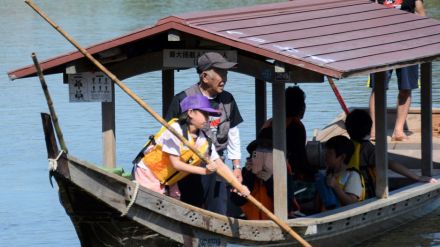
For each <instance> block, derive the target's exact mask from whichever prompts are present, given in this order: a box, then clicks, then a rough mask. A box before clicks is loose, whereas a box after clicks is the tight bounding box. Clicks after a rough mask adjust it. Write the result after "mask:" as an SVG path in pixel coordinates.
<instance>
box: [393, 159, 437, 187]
mask: <svg viewBox="0 0 440 247" xmlns="http://www.w3.org/2000/svg"><path fill="white" fill-rule="evenodd" d="M388 167H389V168H390V169H391V170H392V171H394V172H397V173H399V174H400V175H402V176H405V177H407V178H411V179H413V180H415V181H418V182H427V183H437V182H438V181H437V179H435V178H431V177H427V176H419V175H417V174H415V173H414V172H412V171H411V170H410V169H408V168H406V167H405V166H404V165H402V164H400V163H397V162H395V161H393V160H390V161H388Z"/></svg>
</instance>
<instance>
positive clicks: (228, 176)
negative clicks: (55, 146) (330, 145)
mask: <svg viewBox="0 0 440 247" xmlns="http://www.w3.org/2000/svg"><path fill="white" fill-rule="evenodd" d="M25 3H26V4H28V5H29V6H30V7H31V8H32V9H33V10H35V12H37V13H38V14H39V15H40V16H41V17H42V18H43V19H44V20H46V21H47V22H48V23H49V24H50V25H51V26H52V27H53V28H55V29H56V30H57V31H58V32H59V33H60V34H61V35H63V37H64V38H66V39H67V40H68V41H69V42H70V43H71V44H72V45H73V46H75V47H76V48H77V49H78V50H79V51H80V52H81V53H82V54H83V55H84V56H85V57H86V58H87V59H89V60H90V61H91V62H92V63H93V64H94V65H96V67H98V68H99V69H100V70H101V71H102V72H103V73H104V74H106V75H107V76H108V77H109V78H110V79H111V80H112V81H114V82H115V83H116V84H117V85H118V86H119V87H120V88H121V89H122V91H124V92H125V93H127V94H128V95H129V96H130V97H131V98H132V99H133V100H134V101H136V103H138V104H139V105H140V106H141V107H142V108H144V109H145V110H146V111H147V112H148V113H150V114H151V116H153V117H154V118H155V119H156V120H157V121H158V122H159V123H161V124H162V125H163V126H164V127H165V128H167V129H168V130H169V131H170V132H171V133H173V135H175V136H176V137H177V138H178V139H179V140H180V141H181V142H183V143H184V144H185V145H186V146H187V147H188V148H189V149H191V151H193V152H194V153H195V154H197V156H199V157H200V159H202V160H203V162H204V163H209V162H210V161H209V160H208V159H207V158H206V157H205V156H204V155H203V154H202V153H200V151H199V150H197V149H196V148H195V147H194V146H193V145H192V144H191V143H189V142H188V141H187V140H186V139H185V138H184V137H183V136H182V135H180V134H179V133H178V132H177V131H176V130H175V129H174V128H172V127H171V126H170V125H169V124H168V123H167V122H166V121H165V120H164V119H163V118H162V117H160V116H159V115H158V114H157V113H156V112H155V111H154V110H153V109H152V108H151V107H150V106H149V105H147V103H145V102H144V101H142V99H141V98H140V97H139V96H137V95H136V94H135V93H133V92H132V91H131V89H130V88H128V87H127V86H126V85H125V84H124V83H122V82H121V81H120V80H119V79H118V78H117V77H116V76H115V75H114V74H113V73H111V72H110V71H109V70H108V69H107V68H106V67H104V66H103V65H102V64H101V63H100V62H99V61H98V60H96V59H95V58H94V57H93V56H92V55H91V54H90V53H89V52H87V50H85V49H84V48H82V47H81V46H80V45H79V44H78V43H77V42H76V41H75V40H74V39H73V38H72V37H71V36H70V35H69V34H68V33H66V32H65V31H63V30H62V29H61V28H60V27H59V26H58V25H57V24H56V23H55V22H53V21H52V20H51V19H50V18H49V17H48V16H47V15H46V14H45V13H43V11H42V10H41V9H40V8H39V7H38V6H36V5H35V4H34V3H33V2H32V1H31V0H26V1H25ZM217 173H218V174H219V175H220V176H222V177H223V178H224V179H225V180H226V181H227V182H229V183H230V184H231V185H232V186H233V187H234V188H236V189H238V190H239V191H243V185H242V184H240V183H239V182H238V181H237V180H236V178H235V177H234V176H233V174H232V173H231V172H229V171H226V170H223V169H218V170H217ZM246 198H247V199H248V200H249V201H250V202H252V203H253V204H254V205H255V206H257V207H258V208H259V209H260V210H262V211H263V212H265V213H266V214H267V216H268V217H269V218H271V219H272V220H273V221H274V222H275V223H276V224H277V225H278V226H280V227H281V228H282V229H284V230H285V231H286V232H288V233H289V234H290V235H291V236H292V237H293V238H295V239H296V240H297V241H298V242H300V243H301V244H302V245H303V246H311V245H310V244H309V243H308V242H307V241H305V240H304V239H303V238H302V237H301V236H300V235H299V234H297V233H296V232H295V231H293V230H292V228H290V227H289V226H288V225H287V224H286V223H285V222H284V221H281V220H280V219H279V218H278V217H276V216H275V215H274V214H272V213H271V212H270V211H269V210H268V209H267V208H266V207H264V206H263V205H262V204H261V203H260V202H258V201H257V200H256V199H255V198H254V197H252V196H251V195H249V196H247V197H246Z"/></svg>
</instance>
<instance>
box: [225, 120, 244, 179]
mask: <svg viewBox="0 0 440 247" xmlns="http://www.w3.org/2000/svg"><path fill="white" fill-rule="evenodd" d="M227 150H228V159H230V160H231V161H232V171H233V173H234V175H235V177H236V178H237V179H238V181H239V182H240V183H241V182H242V181H243V178H242V176H241V169H242V167H241V164H240V159H241V149H240V131H239V129H238V127H237V126H236V127H234V128H231V129H229V132H228V145H227Z"/></svg>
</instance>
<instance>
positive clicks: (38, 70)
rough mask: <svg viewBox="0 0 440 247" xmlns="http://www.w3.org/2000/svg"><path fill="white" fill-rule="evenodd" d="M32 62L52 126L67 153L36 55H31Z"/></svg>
mask: <svg viewBox="0 0 440 247" xmlns="http://www.w3.org/2000/svg"><path fill="white" fill-rule="evenodd" d="M32 60H33V61H34V65H35V69H36V70H37V74H38V78H40V82H41V87H42V88H43V92H44V96H45V97H46V102H47V106H48V107H49V112H50V116H51V117H52V120H53V125H54V126H55V131H56V133H57V138H58V141H59V142H60V146H61V149H62V150H64V152H66V153H68V150H67V146H66V143H65V142H64V137H63V132H62V131H61V128H60V125H59V123H58V117H57V114H56V112H55V108H54V107H53V102H52V98H51V97H50V94H49V89H48V88H47V84H46V80H45V79H44V75H43V71H42V70H41V67H40V64H39V63H38V59H37V55H36V54H35V53H34V52H33V53H32Z"/></svg>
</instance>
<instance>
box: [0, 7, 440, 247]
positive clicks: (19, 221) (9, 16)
mask: <svg viewBox="0 0 440 247" xmlns="http://www.w3.org/2000/svg"><path fill="white" fill-rule="evenodd" d="M265 2H275V1H257V0H241V1H234V0H223V1H189V0H162V1H151V0H150V1H149V0H125V1H123V0H94V1H88V0H76V1H69V0H58V1H50V0H39V1H36V3H37V4H39V6H40V7H41V8H42V9H43V10H44V11H45V12H46V13H47V14H48V15H49V16H50V17H51V18H52V19H53V20H54V21H56V22H57V23H58V24H59V25H60V26H61V27H62V28H63V29H64V30H66V31H67V32H68V33H69V34H70V35H71V36H72V37H74V38H75V39H76V40H77V41H78V42H79V43H80V44H82V45H83V46H88V45H91V44H94V43H97V42H100V41H103V40H107V39H110V38H113V37H116V36H119V35H122V34H125V33H128V32H131V31H133V30H135V29H138V28H142V27H144V26H149V25H153V24H154V23H155V22H156V21H157V20H158V19H160V18H162V17H166V16H169V15H171V14H173V13H183V12H190V11H200V10H212V9H220V8H229V7H237V6H245V5H253V4H256V3H265ZM426 5H427V10H428V15H429V16H431V17H434V18H436V19H440V1H438V0H436V1H426ZM0 13H1V15H0V23H1V25H0V40H1V41H2V42H1V43H2V46H0V54H1V55H0V116H1V118H0V168H1V173H0V185H1V190H0V246H59V245H63V246H65V247H68V246H78V245H79V241H78V239H77V236H76V233H75V231H74V228H73V226H72V224H71V222H70V220H69V218H68V217H67V215H66V213H65V211H64V209H63V208H62V207H61V205H60V203H59V200H58V196H57V191H56V188H51V186H50V184H49V180H48V170H47V159H46V149H45V144H44V139H43V132H42V128H41V120H40V115H39V113H40V112H47V106H46V102H45V100H44V95H43V93H42V90H41V87H40V84H39V81H38V80H37V79H36V78H30V79H21V80H17V81H13V82H11V81H9V79H8V78H7V75H6V72H7V71H10V70H12V69H15V68H17V67H19V66H23V65H27V64H31V63H32V60H31V57H30V54H31V53H32V52H36V53H37V56H38V58H39V60H40V61H42V60H44V59H47V58H50V57H53V56H55V55H58V54H60V53H65V52H69V51H72V50H74V48H73V47H72V46H71V45H70V44H69V43H68V42H67V41H65V40H64V39H63V38H62V37H61V36H60V35H59V34H58V33H57V32H56V31H54V29H52V27H50V26H49V25H48V24H47V23H45V22H44V21H43V20H42V19H41V18H40V17H39V16H37V14H35V13H34V12H33V11H32V10H31V9H30V8H29V7H28V6H27V5H26V4H25V3H24V2H23V1H18V0H1V1H0ZM175 77H176V91H180V90H182V89H184V88H186V87H188V86H189V85H191V84H192V83H194V82H195V81H196V80H197V78H196V73H195V71H194V70H183V71H180V72H177V73H176V75H175ZM229 77H230V78H229V82H228V85H227V90H229V91H231V92H234V96H235V98H236V99H237V102H238V105H239V108H240V110H241V112H242V115H243V117H244V119H245V122H244V123H243V124H242V125H241V126H240V128H241V133H242V143H243V145H242V146H243V152H245V151H244V147H245V145H246V143H248V142H249V141H251V140H252V139H253V138H254V127H253V122H254V120H255V119H254V117H253V112H254V102H253V101H254V99H253V96H252V92H253V88H252V87H253V86H250V87H249V85H253V83H252V81H253V79H252V78H250V77H247V76H243V75H239V74H234V73H231V74H230V76H229ZM433 78H434V79H433V82H434V86H433V92H434V95H433V100H434V106H436V107H440V83H439V80H440V64H439V63H434V71H433ZM46 81H47V83H48V85H49V90H50V91H51V94H52V98H53V101H54V104H55V107H56V110H57V113H58V116H59V120H60V124H61V127H62V129H63V132H64V137H65V140H66V143H67V145H68V148H69V151H70V153H71V154H73V155H74V156H76V157H79V158H81V159H84V160H88V161H91V162H93V163H96V164H101V162H102V154H101V152H102V151H101V146H102V144H101V107H100V104H99V103H69V102H68V101H69V100H68V88H67V87H66V85H63V84H62V77H61V76H60V75H53V76H47V77H46ZM160 81H161V75H160V73H150V74H146V75H141V76H137V77H135V78H130V79H128V80H126V81H125V82H126V83H127V85H128V86H129V87H130V88H132V89H133V91H134V92H135V93H137V94H138V95H140V96H141V97H142V98H143V99H144V100H146V102H147V103H148V104H150V105H151V106H152V107H153V108H154V109H155V110H156V111H157V112H161V109H160V102H159V98H158V97H155V96H158V95H160V94H159V93H160V92H159V91H158V90H160ZM365 81H366V77H365V76H364V77H357V78H354V79H351V80H342V81H338V82H337V84H338V87H339V89H340V91H341V94H342V96H343V97H344V98H345V100H346V103H347V105H348V106H367V102H368V96H369V90H368V88H366V87H365ZM301 87H302V88H303V89H304V91H305V92H306V94H307V113H306V116H305V118H304V123H305V125H306V127H307V129H308V135H309V136H310V135H311V133H312V130H313V129H314V128H319V127H322V126H323V124H325V123H328V122H329V121H330V120H332V119H333V118H334V117H335V116H336V115H337V114H338V113H339V112H340V107H339V105H338V102H337V100H336V98H335V97H334V95H333V94H332V93H331V90H330V87H329V86H328V85H327V84H325V83H324V84H307V85H302V86H301ZM390 87H391V88H390V90H389V91H388V104H389V105H394V102H395V97H396V91H397V90H396V86H395V83H392V84H391V86H390ZM248 92H249V93H248ZM323 101H324V102H325V104H323ZM419 102H420V100H419V94H418V90H415V92H414V103H413V106H417V105H419ZM323 105H324V107H323ZM269 109H270V108H269ZM269 115H270V113H269ZM116 122H117V130H116V133H117V149H118V151H117V163H118V166H122V167H124V168H125V169H126V170H129V169H130V165H129V164H130V161H131V159H132V158H133V156H134V155H135V154H136V152H137V151H138V149H139V148H140V147H141V146H142V145H143V143H144V141H145V137H146V136H147V135H149V134H151V133H154V132H155V131H156V130H157V129H158V124H156V123H155V122H154V120H153V119H152V118H151V117H150V116H148V114H147V113H146V112H145V111H143V110H142V109H140V107H139V106H137V105H136V104H135V103H134V102H133V101H132V100H131V99H130V98H129V97H128V96H126V95H125V94H123V93H122V92H121V90H119V89H116ZM439 221H440V210H438V211H436V212H434V213H432V214H431V215H429V216H427V217H425V218H423V219H420V220H418V221H416V222H414V223H411V224H408V225H406V226H404V227H401V228H399V230H396V231H393V232H390V233H387V234H386V235H385V236H382V237H380V238H377V239H374V240H372V241H370V242H369V243H367V245H368V246H436V245H438V246H440V228H439V226H438V222H439Z"/></svg>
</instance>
